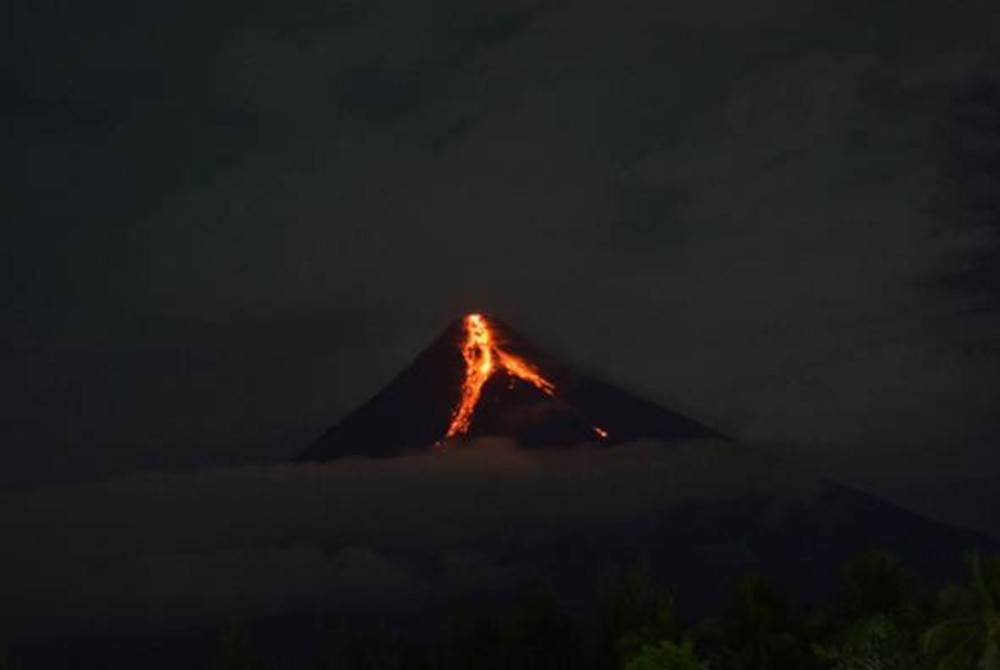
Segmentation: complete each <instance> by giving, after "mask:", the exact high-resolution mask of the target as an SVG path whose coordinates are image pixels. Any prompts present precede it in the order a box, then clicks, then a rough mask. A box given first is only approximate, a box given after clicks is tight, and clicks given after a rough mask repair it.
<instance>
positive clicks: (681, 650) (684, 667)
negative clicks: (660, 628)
mask: <svg viewBox="0 0 1000 670" xmlns="http://www.w3.org/2000/svg"><path fill="white" fill-rule="evenodd" d="M704 668H705V666H704V665H702V663H701V661H699V660H698V657H697V656H695V653H694V647H692V645H691V642H690V641H688V642H685V643H684V644H676V643H674V642H669V641H663V642H658V643H655V644H647V645H645V646H643V647H642V648H641V649H639V651H638V652H637V653H636V654H634V655H633V656H632V657H631V658H629V659H628V660H627V661H626V662H625V664H624V665H623V666H622V669H623V670H704Z"/></svg>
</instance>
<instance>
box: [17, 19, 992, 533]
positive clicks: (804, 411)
mask: <svg viewBox="0 0 1000 670" xmlns="http://www.w3.org/2000/svg"><path fill="white" fill-rule="evenodd" d="M993 5H994V2H993V0H969V1H967V2H963V3H955V4H954V5H949V6H948V7H944V6H943V5H942V4H941V3H929V2H918V3H914V2H905V3H904V2H883V3H875V6H873V4H872V3H870V2H867V1H864V2H862V1H861V0H843V1H839V2H815V3H814V2H803V1H802V0H795V1H792V0H781V1H775V2H766V3H746V2H735V1H733V0H728V1H725V2H723V1H717V2H701V3H664V2H654V1H652V0H634V1H630V2H618V3H613V4H612V3H597V2H590V1H589V0H587V1H576V2H569V1H566V2H559V1H551V2H545V1H542V0H538V1H532V0H521V1H509V0H507V1H504V2H499V1H498V0H490V1H482V2H468V1H466V0H463V1H458V0H455V1H441V2H431V3H413V2H402V1H399V0H393V1H388V0H387V1H383V2H380V1H366V2H360V1H358V2H335V1H333V0H330V1H327V2H319V1H307V0H285V1H284V2H280V3H278V2H273V3H265V2H260V1H259V0H242V1H240V2H235V1H233V2H230V1H229V0H221V1H218V2H213V3H205V2H199V3H192V2H173V3H135V2H125V1H123V0H121V1H119V0H104V1H99V2H90V3H80V2H64V1H60V0H47V1H45V2H40V1H37V0H36V1H33V2H26V1H18V2H16V3H15V7H14V10H13V13H12V14H11V15H10V21H9V22H8V25H7V31H9V34H7V35H4V37H3V39H2V40H0V45H2V46H0V55H2V56H3V58H2V60H0V63H2V65H0V86H2V88H0V120H2V123H0V142H2V147H0V169H2V170H3V180H2V186H0V188H2V193H3V196H2V200H0V202H3V207H4V213H3V224H2V226H0V273H2V275H0V370H3V374H2V375H0V401H2V403H3V407H4V411H3V413H2V417H0V486H9V485H15V484H16V485H28V484H38V483H43V482H54V481H65V480H78V479H93V478H104V477H108V476H112V475H117V474H121V473H123V472H127V471H131V470H157V469H187V468H192V467H204V466H209V465H216V464H222V463H226V464H243V463H251V462H261V461H275V460H280V459H282V458H285V457H287V456H289V455H291V454H293V453H296V452H297V451H299V450H300V449H301V447H302V446H303V445H304V444H305V443H306V442H308V440H309V439H310V438H311V437H313V436H314V435H315V434H317V433H318V432H319V431H321V430H322V429H323V428H324V427H326V426H327V425H329V424H330V423H332V422H333V421H335V420H336V419H337V418H338V417H339V416H341V415H342V414H344V413H345V412H347V411H349V410H350V408H351V407H352V406H354V405H355V404H356V403H358V402H360V401H362V400H364V399H365V398H366V397H368V396H369V395H371V394H372V393H373V392H374V391H376V390H377V389H378V388H379V387H380V386H381V385H382V384H383V383H384V382H385V381H386V380H387V379H388V378H389V377H391V376H392V375H393V374H394V373H395V372H397V371H398V370H399V369H400V368H401V367H402V366H404V365H405V364H406V363H407V362H408V361H409V359H410V358H411V357H412V356H413V355H414V354H415V353H416V352H417V351H419V349H420V348H421V347H422V346H424V345H425V344H426V343H428V342H429V341H430V340H431V339H433V338H434V337H435V336H436V334H437V332H438V331H439V330H441V329H442V328H443V327H444V326H445V325H446V324H447V323H448V322H449V321H450V320H451V319H453V318H455V317H456V316H457V315H459V314H461V313H463V312H465V311H467V310H469V309H470V308H476V309H487V310H492V311H495V312H497V313H498V314H501V315H502V316H504V317H505V318H506V320H507V321H508V322H509V323H511V324H512V325H513V326H514V327H515V328H517V329H518V330H520V331H521V332H522V333H524V334H526V335H527V336H529V337H531V338H533V339H535V340H536V341H537V342H538V343H540V344H541V345H542V346H544V347H546V348H548V349H550V350H551V351H553V352H554V353H555V354H556V355H557V356H560V357H562V358H564V359H566V360H568V361H570V362H574V363H576V364H578V365H579V366H580V367H582V368H584V369H585V370H587V371H590V372H594V373H597V374H599V375H602V376H604V377H606V378H608V379H610V380H612V381H614V382H617V383H619V384H621V385H623V386H625V387H627V388H629V389H631V390H634V391H637V392H640V393H641V394H644V395H646V396H648V397H650V398H651V399H654V400H657V401H660V402H663V403H664V404H668V405H670V406H672V407H674V408H676V409H679V410H681V411H684V412H686V413H688V414H691V415H693V416H695V417H697V418H699V419H701V420H702V421H704V422H706V423H709V424H710V425H713V426H715V427H718V428H719V429H721V430H723V431H725V432H728V433H730V434H732V435H735V436H738V437H741V438H744V439H746V440H748V441H753V442H760V443H764V444H767V445H771V446H773V447H774V448H776V449H778V450H780V451H782V452H783V453H787V454H790V455H792V456H794V457H795V458H798V459H799V460H802V461H806V462H808V463H809V464H811V465H812V466H813V467H816V468H817V469H820V470H821V471H824V472H829V473H833V474H836V475H837V476H839V477H841V478H843V479H845V480H848V481H851V482H853V483H858V484H862V485H864V486H866V487H867V488H869V489H870V490H875V491H878V492H882V493H885V494H887V495H891V496H895V497H897V498H906V497H907V496H909V498H908V499H909V500H917V501H923V504H924V505H925V506H927V505H930V506H931V507H934V506H935V505H940V508H939V509H940V510H950V511H947V512H945V514H946V515H947V514H953V515H955V518H958V519H960V520H962V521H964V522H970V523H979V524H980V525H982V523H983V522H984V521H983V520H984V519H987V520H988V519H989V518H990V517H991V516H992V512H993V511H996V510H997V509H1000V505H997V506H995V507H992V508H989V506H988V505H990V504H997V503H998V502H1000V501H997V499H996V498H993V499H992V502H991V503H987V502H984V501H985V500H986V498H985V497H984V496H986V494H987V493H988V492H989V490H990V488H991V485H990V482H991V481H993V480H995V478H996V477H998V476H1000V449H998V446H1000V445H998V437H1000V412H995V411H994V410H995V406H996V404H997V403H996V398H997V397H998V392H1000V314H998V312H997V309H998V307H1000V272H998V271H997V269H996V268H997V267H998V266H997V262H998V261H1000V257H998V254H997V243H998V240H997V233H998V228H997V224H998V222H1000V12H997V11H996V9H995V7H994V6H993ZM927 501H932V502H930V503H929V502H927ZM991 510H992V511H991ZM929 511H932V512H933V511H935V510H934V509H930V510H929Z"/></svg>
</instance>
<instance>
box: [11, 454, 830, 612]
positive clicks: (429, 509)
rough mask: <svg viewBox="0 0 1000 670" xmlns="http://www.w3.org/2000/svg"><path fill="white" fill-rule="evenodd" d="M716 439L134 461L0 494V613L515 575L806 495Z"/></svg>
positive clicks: (423, 592) (469, 582) (410, 590)
mask: <svg viewBox="0 0 1000 670" xmlns="http://www.w3.org/2000/svg"><path fill="white" fill-rule="evenodd" d="M818 490H820V487H819V485H818V484H817V482H816V481H815V480H814V479H812V478H811V477H808V476H806V475H801V474H797V473H795V472H794V470H792V469H789V468H788V467H787V466H782V465H778V464H776V463H772V462H769V461H768V460H767V459H765V458H762V457H761V456H760V455H759V454H755V453H752V452H749V451H747V450H746V448H745V447H743V446H740V445H734V444H730V443H724V442H709V441H698V442H685V443H680V444H671V445H664V444H660V443H655V442H637V443H633V444H629V445H623V446H620V447H615V448H612V449H607V448H599V447H594V446H581V447H577V448H573V449H566V450H559V451H527V450H521V449H515V448H514V447H513V446H512V445H511V444H510V443H509V442H505V441H501V440H481V441H478V442H475V443H472V444H470V445H468V447H466V448H456V449H452V450H449V451H447V452H443V453H442V452H423V453H414V454H412V455H406V456H402V457H399V458H393V459H385V460H365V459H351V460H343V461H338V462H335V463H329V464H296V465H287V466H274V467H245V468H235V469H220V470H211V471H203V472H198V473H193V474H137V475H134V476H130V477H127V478H123V479H117V480H112V481H106V482H101V483H96V484H89V485H84V486H74V487H60V488H41V489H32V490H21V491H14V492H8V493H5V494H3V495H2V496H0V528H3V529H4V530H3V532H4V536H5V542H4V545H5V550H4V552H3V553H2V555H0V602H3V603H6V605H7V606H6V607H5V608H4V611H2V612H0V620H3V619H5V620H6V624H7V625H8V626H10V627H12V628H14V629H18V628H21V627H31V626H34V625H43V624H44V625H49V624H59V625H66V626H70V627H76V628H80V627H83V628H86V629H89V630H94V629H97V630H99V629H101V628H104V627H109V628H110V627H120V626H122V625H124V624H128V625H135V626H140V627H143V626H171V625H183V624H187V623H198V622H204V621H215V620H223V619H226V618H230V617H234V616H248V615H260V614H270V613H278V612H282V611H286V610H288V609H290V608H294V607H297V606H302V605H309V604H318V603H331V602H334V603H337V604H338V605H341V606H345V607H346V606H350V605H351V604H352V603H355V604H358V603H364V604H367V605H369V606H377V605H378V603H387V602H393V603H399V602H405V601H411V600H419V599H421V598H426V597H430V596H433V595H442V594H445V593H449V592H455V591H461V590H463V589H470V588H488V587H490V585H493V586H496V585H501V584H503V583H504V582H505V581H509V580H510V579H513V578H514V574H513V567H512V565H511V563H510V561H509V560H507V559H505V558H503V556H504V551H505V550H509V549H510V548H511V547H517V546H524V545H533V544H536V545H542V544H544V543H545V542H547V541H550V540H551V541H555V540H554V539H553V538H563V539H565V538H567V537H569V538H572V537H574V536H575V535H576V534H581V533H586V534H590V533H592V532H594V531H598V532H599V531H600V530H601V529H608V528H612V527H619V526H622V525H628V524H637V523H644V522H646V521H648V520H650V519H655V518H656V517H657V515H660V514H662V513H664V512H665V511H666V510H669V509H670V508H671V507H674V506H676V505H678V504H681V503H684V502H696V501H709V500H725V499H736V498H738V497H741V496H747V495H755V494H765V493H766V494H767V495H775V494H780V495H787V496H790V497H795V498H798V497H811V496H812V495H814V494H815V493H816V492H817V491H818Z"/></svg>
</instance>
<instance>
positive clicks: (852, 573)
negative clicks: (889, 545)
mask: <svg viewBox="0 0 1000 670" xmlns="http://www.w3.org/2000/svg"><path fill="white" fill-rule="evenodd" d="M913 597H914V580H913V577H912V575H910V573H909V572H907V571H906V570H905V569H903V566H902V564H901V563H900V562H899V560H897V559H896V557H895V556H893V555H892V554H889V553H887V552H884V551H868V552H864V553H861V554H858V555H857V556H855V557H853V558H851V559H850V560H849V561H848V562H847V563H846V564H845V565H844V567H843V569H842V570H841V575H840V602H839V609H840V614H841V616H843V617H844V618H845V619H847V620H853V621H857V620H861V619H866V618H868V617H872V616H873V615H876V614H895V613H899V612H902V611H903V610H904V609H906V608H907V607H908V606H909V605H910V604H911V603H912V601H913Z"/></svg>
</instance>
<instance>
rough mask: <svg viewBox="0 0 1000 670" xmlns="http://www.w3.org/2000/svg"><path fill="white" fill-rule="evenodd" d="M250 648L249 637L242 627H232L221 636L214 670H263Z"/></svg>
mask: <svg viewBox="0 0 1000 670" xmlns="http://www.w3.org/2000/svg"><path fill="white" fill-rule="evenodd" d="M265 668H266V666H265V665H264V663H263V662H262V661H261V660H260V659H259V658H257V657H256V656H255V655H254V653H253V651H252V649H251V647H250V637H249V635H248V634H247V631H246V629H245V628H244V627H243V626H238V625H233V626H232V627H230V628H229V630H227V631H226V633H225V634H224V635H223V636H222V640H221V641H220V642H219V647H218V651H217V652H216V657H215V669H216V670H265Z"/></svg>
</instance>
